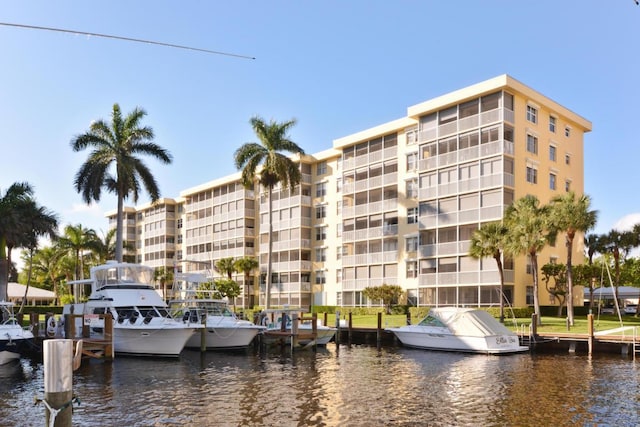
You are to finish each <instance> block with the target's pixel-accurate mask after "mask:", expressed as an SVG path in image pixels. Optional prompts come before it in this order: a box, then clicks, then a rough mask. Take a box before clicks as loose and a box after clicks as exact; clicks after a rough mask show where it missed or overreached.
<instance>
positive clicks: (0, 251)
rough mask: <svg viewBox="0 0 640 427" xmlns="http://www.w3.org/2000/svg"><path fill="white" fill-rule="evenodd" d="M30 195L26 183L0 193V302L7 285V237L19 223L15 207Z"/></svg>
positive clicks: (4, 295)
mask: <svg viewBox="0 0 640 427" xmlns="http://www.w3.org/2000/svg"><path fill="white" fill-rule="evenodd" d="M32 194H33V188H32V187H31V185H29V184H28V183H26V182H16V183H14V184H12V185H11V186H9V188H7V190H6V191H5V192H4V194H2V193H1V192H0V301H2V300H4V301H6V300H7V286H8V283H9V265H10V264H11V256H10V255H9V256H8V254H7V237H8V236H9V234H10V233H11V231H12V230H15V229H16V228H17V226H18V224H19V223H20V218H19V215H18V214H17V210H16V207H17V206H18V204H20V203H23V202H25V201H26V200H28V199H29V198H30V197H31V195H32Z"/></svg>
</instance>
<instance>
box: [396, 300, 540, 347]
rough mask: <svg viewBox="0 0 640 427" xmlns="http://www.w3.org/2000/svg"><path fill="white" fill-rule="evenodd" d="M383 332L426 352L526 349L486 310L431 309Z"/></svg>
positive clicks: (516, 337) (514, 335)
mask: <svg viewBox="0 0 640 427" xmlns="http://www.w3.org/2000/svg"><path fill="white" fill-rule="evenodd" d="M385 330H386V331H389V332H393V333H394V334H395V336H396V337H397V338H398V340H400V342H401V343H402V345H404V346H407V347H415V348H422V349H428V350H444V351H459V352H469V353H484V354H508V353H519V352H524V351H527V350H528V349H529V348H528V347H526V346H522V345H520V339H519V337H518V335H517V334H516V333H515V332H512V331H510V330H509V329H508V328H506V327H505V326H504V325H503V324H501V323H500V322H498V320H496V319H495V318H494V317H493V316H491V314H489V313H488V312H487V311H485V310H479V309H472V308H459V307H438V308H432V309H431V310H429V314H428V315H427V316H426V317H425V318H424V319H422V320H421V321H420V322H419V323H418V324H415V325H407V326H401V327H397V328H386V329H385Z"/></svg>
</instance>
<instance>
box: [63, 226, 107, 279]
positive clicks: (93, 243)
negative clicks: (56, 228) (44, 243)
mask: <svg viewBox="0 0 640 427" xmlns="http://www.w3.org/2000/svg"><path fill="white" fill-rule="evenodd" d="M100 243H101V242H100V238H99V237H98V235H97V234H96V232H95V231H94V230H93V229H91V228H85V227H83V226H82V224H76V225H71V224H69V225H67V226H66V227H65V228H64V232H63V235H62V236H60V237H59V238H58V240H57V244H58V247H59V248H60V249H62V250H66V251H67V252H68V253H69V254H70V255H71V256H73V259H74V260H75V268H74V275H73V279H74V280H79V279H83V278H84V253H83V252H84V251H95V250H99V248H100Z"/></svg>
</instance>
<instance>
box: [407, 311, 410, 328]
mask: <svg viewBox="0 0 640 427" xmlns="http://www.w3.org/2000/svg"><path fill="white" fill-rule="evenodd" d="M407 325H411V312H410V311H407Z"/></svg>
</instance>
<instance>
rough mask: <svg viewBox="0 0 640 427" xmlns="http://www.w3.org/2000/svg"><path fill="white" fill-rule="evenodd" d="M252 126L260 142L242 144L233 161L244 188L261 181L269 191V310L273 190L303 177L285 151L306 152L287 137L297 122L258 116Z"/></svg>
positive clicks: (297, 182) (268, 297)
mask: <svg viewBox="0 0 640 427" xmlns="http://www.w3.org/2000/svg"><path fill="white" fill-rule="evenodd" d="M250 123H251V127H252V128H253V131H254V132H255V134H256V136H257V137H258V139H259V140H260V143H259V144H258V143H255V142H248V143H246V144H244V145H242V146H241V147H240V148H238V149H237V150H236V152H235V154H234V161H235V165H236V168H237V169H242V184H243V185H244V186H245V188H249V189H253V188H254V185H255V182H256V181H258V183H259V184H260V185H261V186H262V187H263V188H265V189H266V190H267V198H268V204H269V207H268V210H269V214H268V218H269V219H268V222H269V230H268V234H267V239H268V251H267V278H266V279H267V280H266V286H267V289H266V308H269V307H270V305H271V258H272V255H273V254H272V252H273V242H272V239H271V234H272V232H273V218H272V216H273V211H272V200H271V196H272V193H273V189H274V188H275V187H276V186H277V185H278V184H281V185H283V186H284V187H285V188H291V189H293V188H295V186H296V185H298V184H299V183H300V179H301V175H302V174H301V173H300V169H299V166H298V164H297V163H296V162H294V161H293V160H292V159H291V158H290V157H288V156H287V155H285V154H283V153H282V152H288V153H291V154H297V155H298V156H302V155H304V150H303V149H302V148H300V147H299V146H298V144H296V143H295V142H293V141H291V140H290V139H289V137H288V136H287V133H288V132H289V129H291V128H292V127H293V126H294V125H295V124H296V120H295V119H292V120H289V121H286V122H282V123H277V122H275V121H273V120H271V121H270V122H269V123H266V122H265V121H264V120H263V119H262V118H260V117H257V116H256V117H253V118H251V120H250Z"/></svg>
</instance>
